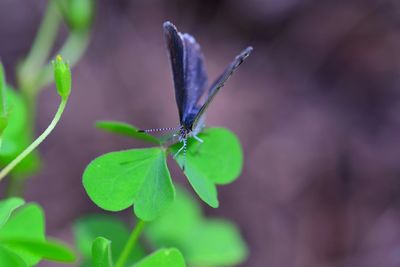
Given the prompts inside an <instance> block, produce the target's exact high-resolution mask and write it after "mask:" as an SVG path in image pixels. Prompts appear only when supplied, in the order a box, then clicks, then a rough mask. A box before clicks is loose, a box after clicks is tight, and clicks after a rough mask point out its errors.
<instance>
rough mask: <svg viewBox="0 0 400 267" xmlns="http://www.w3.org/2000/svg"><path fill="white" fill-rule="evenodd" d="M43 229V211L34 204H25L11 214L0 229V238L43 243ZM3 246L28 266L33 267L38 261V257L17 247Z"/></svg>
mask: <svg viewBox="0 0 400 267" xmlns="http://www.w3.org/2000/svg"><path fill="white" fill-rule="evenodd" d="M44 229H45V228H44V214H43V210H42V209H41V208H40V206H38V205H36V204H27V205H25V206H23V207H21V208H19V209H18V210H16V211H15V212H13V214H12V216H11V217H10V219H9V220H8V221H7V222H6V223H5V224H4V225H3V227H1V228H0V237H1V238H2V239H31V240H37V241H45V234H44ZM3 246H4V247H6V248H8V249H9V250H11V251H13V252H14V253H15V254H17V255H18V256H20V257H21V258H22V259H23V260H24V261H25V262H26V263H27V264H28V265H35V264H37V263H38V262H39V261H40V257H39V256H37V255H35V254H34V253H31V252H29V251H26V250H24V249H21V248H20V247H19V246H13V245H12V244H10V245H6V244H3Z"/></svg>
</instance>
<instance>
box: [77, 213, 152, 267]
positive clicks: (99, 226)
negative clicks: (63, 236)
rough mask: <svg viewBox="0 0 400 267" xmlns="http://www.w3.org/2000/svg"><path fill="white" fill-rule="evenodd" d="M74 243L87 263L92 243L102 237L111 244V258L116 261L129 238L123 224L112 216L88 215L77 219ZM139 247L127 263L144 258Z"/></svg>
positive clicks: (136, 247) (142, 251)
mask: <svg viewBox="0 0 400 267" xmlns="http://www.w3.org/2000/svg"><path fill="white" fill-rule="evenodd" d="M73 230H74V236H75V243H76V246H77V248H78V250H79V251H80V252H81V253H82V255H83V257H84V260H85V261H87V262H89V260H90V259H91V257H92V243H93V241H94V240H95V239H96V237H98V236H102V237H104V238H106V239H108V240H110V241H111V243H112V251H111V252H112V258H114V259H116V258H117V257H118V256H119V255H120V253H121V252H122V250H123V248H124V246H125V244H126V242H127V241H128V237H129V230H128V228H127V227H126V225H125V224H124V223H122V222H121V221H120V220H118V219H117V218H115V217H112V216H106V215H90V216H86V217H83V218H81V219H79V220H78V221H77V222H76V223H75V224H74V227H73ZM144 255H145V254H144V250H143V248H142V247H141V246H139V245H137V246H135V249H134V251H132V253H131V254H130V257H129V260H128V262H130V263H132V262H134V261H137V260H138V259H141V258H142V257H143V256H144ZM89 265H90V264H89Z"/></svg>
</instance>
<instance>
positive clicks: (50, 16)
mask: <svg viewBox="0 0 400 267" xmlns="http://www.w3.org/2000/svg"><path fill="white" fill-rule="evenodd" d="M60 22H61V16H60V14H59V11H58V6H57V1H55V0H49V3H48V6H47V10H46V13H45V15H44V17H43V20H42V22H41V24H40V27H39V30H38V33H37V35H36V38H35V40H34V41H33V44H32V47H31V49H30V51H29V54H28V55H27V57H26V59H25V60H24V62H23V63H22V66H21V70H20V78H21V79H23V80H22V81H23V82H24V84H22V85H23V86H22V88H26V89H28V88H29V87H32V86H33V85H32V84H31V82H33V79H34V78H36V76H37V72H38V71H39V70H40V69H41V67H42V66H43V64H44V63H45V62H46V60H47V58H48V56H49V53H50V51H51V49H52V47H53V44H54V40H55V38H56V37H57V32H58V27H59V24H60ZM27 77H29V78H30V79H28V78H27ZM36 86H37V85H36Z"/></svg>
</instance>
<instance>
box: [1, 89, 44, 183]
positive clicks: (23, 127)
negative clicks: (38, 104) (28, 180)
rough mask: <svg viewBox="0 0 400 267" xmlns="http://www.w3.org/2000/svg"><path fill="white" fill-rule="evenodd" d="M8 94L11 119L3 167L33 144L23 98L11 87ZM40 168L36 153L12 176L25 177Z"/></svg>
mask: <svg viewBox="0 0 400 267" xmlns="http://www.w3.org/2000/svg"><path fill="white" fill-rule="evenodd" d="M6 93H7V102H8V104H7V107H9V110H8V111H9V117H8V125H7V127H6V128H5V130H4V133H3V140H2V145H1V149H0V166H3V167H4V166H6V165H7V164H8V163H10V162H11V161H12V160H13V159H14V158H15V157H17V156H18V155H19V154H20V153H21V152H22V151H23V150H24V149H25V148H26V147H28V145H29V144H30V143H31V142H32V140H31V137H30V133H29V131H28V129H27V125H28V119H27V109H26V106H25V103H24V101H23V100H22V97H21V96H20V95H19V94H18V93H17V92H16V91H14V90H13V89H11V88H10V87H9V88H8V89H7V91H6ZM39 166H40V159H39V155H38V153H37V152H36V151H34V152H33V153H31V154H29V155H28V156H27V157H26V158H25V159H24V160H23V161H22V162H20V163H19V164H18V165H17V166H16V167H15V168H14V169H13V170H12V174H14V175H24V174H26V173H32V172H34V171H36V170H38V169H39Z"/></svg>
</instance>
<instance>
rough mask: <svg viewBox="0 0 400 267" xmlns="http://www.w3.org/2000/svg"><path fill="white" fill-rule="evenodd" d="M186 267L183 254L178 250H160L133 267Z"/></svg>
mask: <svg viewBox="0 0 400 267" xmlns="http://www.w3.org/2000/svg"><path fill="white" fill-rule="evenodd" d="M155 266H157V267H185V266H186V264H185V260H184V258H183V256H182V253H181V252H180V251H179V250H178V249H176V248H169V249H167V248H164V249H159V250H157V251H156V252H154V253H152V254H150V255H149V256H147V257H146V258H144V259H143V260H141V261H140V262H138V263H137V264H135V265H134V266H133V267H155Z"/></svg>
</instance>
